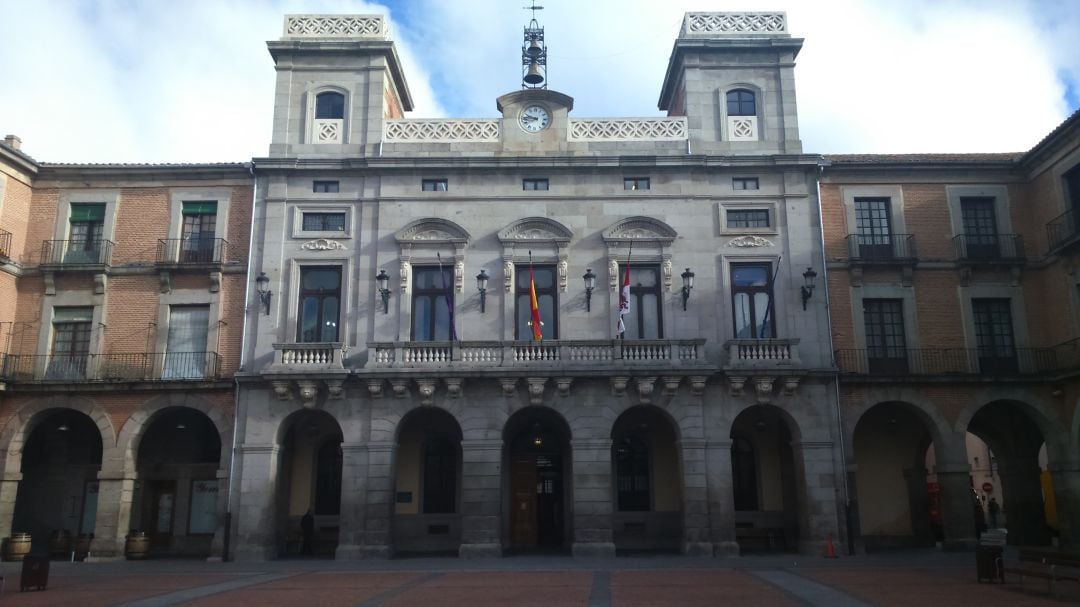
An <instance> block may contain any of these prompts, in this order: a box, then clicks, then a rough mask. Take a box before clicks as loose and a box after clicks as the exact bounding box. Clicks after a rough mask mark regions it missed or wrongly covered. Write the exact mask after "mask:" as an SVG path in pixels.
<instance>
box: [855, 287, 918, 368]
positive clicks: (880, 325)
mask: <svg viewBox="0 0 1080 607" xmlns="http://www.w3.org/2000/svg"><path fill="white" fill-rule="evenodd" d="M863 322H864V323H865V326H866V358H867V363H868V365H869V371H870V373H889V374H904V373H907V370H908V364H907V339H906V338H905V336H904V302H903V300H900V299H864V300H863Z"/></svg>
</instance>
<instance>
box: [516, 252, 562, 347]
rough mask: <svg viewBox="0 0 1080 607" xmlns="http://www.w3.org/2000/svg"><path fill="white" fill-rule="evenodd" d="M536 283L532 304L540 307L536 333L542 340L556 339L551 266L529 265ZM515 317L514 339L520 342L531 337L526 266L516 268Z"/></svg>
mask: <svg viewBox="0 0 1080 607" xmlns="http://www.w3.org/2000/svg"><path fill="white" fill-rule="evenodd" d="M533 275H534V276H535V282H536V304H537V308H539V310H540V322H542V323H543V324H541V325H540V332H541V334H542V335H543V336H544V339H559V318H558V315H557V314H556V311H557V310H558V309H559V290H558V288H557V284H556V283H557V281H556V280H555V266H553V265H542V266H539V265H538V266H533ZM514 284H515V285H516V286H515V287H514V295H515V297H514V301H515V317H516V318H517V323H516V324H515V326H514V339H520V340H522V341H525V340H531V339H532V338H533V331H532V306H531V305H530V302H529V300H530V294H529V267H528V266H527V265H526V266H524V267H518V268H517V280H516V281H515V282H514Z"/></svg>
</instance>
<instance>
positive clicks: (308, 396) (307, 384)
mask: <svg viewBox="0 0 1080 607" xmlns="http://www.w3.org/2000/svg"><path fill="white" fill-rule="evenodd" d="M296 385H297V387H298V388H300V401H301V403H302V404H303V405H304V408H305V409H312V408H314V407H315V396H316V395H317V394H318V393H319V385H318V384H316V383H315V382H314V381H310V380H301V381H298V382H296Z"/></svg>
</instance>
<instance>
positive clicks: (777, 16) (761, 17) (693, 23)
mask: <svg viewBox="0 0 1080 607" xmlns="http://www.w3.org/2000/svg"><path fill="white" fill-rule="evenodd" d="M785 33H787V15H786V14H785V13H782V12H769V13H765V12H747V13H687V14H686V17H685V19H684V20H683V27H682V33H681V34H680V36H686V35H688V34H689V35H692V34H785Z"/></svg>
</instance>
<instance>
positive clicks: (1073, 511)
mask: <svg viewBox="0 0 1080 607" xmlns="http://www.w3.org/2000/svg"><path fill="white" fill-rule="evenodd" d="M1050 480H1051V482H1052V483H1053V487H1054V502H1055V505H1056V509H1055V510H1056V512H1057V521H1058V532H1059V533H1060V536H1059V538H1058V541H1059V543H1060V546H1061V548H1062V549H1064V550H1072V551H1077V550H1080V462H1075V461H1073V462H1067V463H1063V464H1051V465H1050ZM2 495H3V494H2V493H0V496H2Z"/></svg>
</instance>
